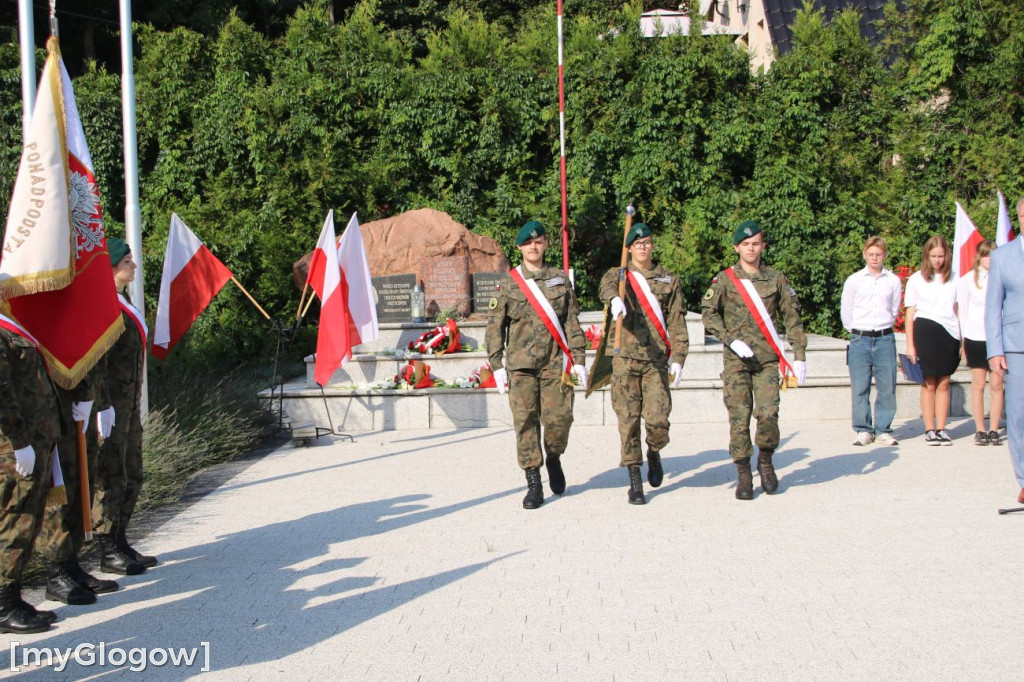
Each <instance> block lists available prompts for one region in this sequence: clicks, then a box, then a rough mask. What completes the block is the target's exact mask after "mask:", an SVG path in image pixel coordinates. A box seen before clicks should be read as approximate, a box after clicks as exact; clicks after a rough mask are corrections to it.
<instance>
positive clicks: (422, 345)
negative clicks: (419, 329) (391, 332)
mask: <svg viewBox="0 0 1024 682" xmlns="http://www.w3.org/2000/svg"><path fill="white" fill-rule="evenodd" d="M461 347H462V344H460V343H459V325H458V324H456V323H455V320H453V319H452V318H448V322H447V323H446V324H443V325H441V326H439V327H434V328H433V329H431V330H430V331H428V332H424V333H423V334H421V335H420V337H419V338H418V339H416V340H415V341H410V342H409V350H411V351H414V352H416V353H423V354H425V355H429V354H434V355H444V354H445V353H454V352H455V351H457V350H459V349H460V348H461Z"/></svg>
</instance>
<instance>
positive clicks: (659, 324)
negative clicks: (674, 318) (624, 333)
mask: <svg viewBox="0 0 1024 682" xmlns="http://www.w3.org/2000/svg"><path fill="white" fill-rule="evenodd" d="M626 279H628V280H629V285H630V287H632V289H633V293H634V294H635V295H636V300H637V301H639V302H640V307H641V308H643V311H644V312H645V313H647V319H649V320H650V321H651V324H653V325H654V328H655V329H657V330H658V336H660V337H661V340H662V341H664V342H665V349H666V350H665V352H666V353H667V354H668V356H669V357H672V341H671V340H670V339H669V336H668V328H667V327H666V325H665V314H664V313H663V312H662V311H661V304H660V303H658V299H657V298H655V297H654V292H653V291H651V285H650V284H648V283H647V279H646V278H645V277H644V276H643V275H641V274H640V273H639V272H633V271H632V270H627V271H626Z"/></svg>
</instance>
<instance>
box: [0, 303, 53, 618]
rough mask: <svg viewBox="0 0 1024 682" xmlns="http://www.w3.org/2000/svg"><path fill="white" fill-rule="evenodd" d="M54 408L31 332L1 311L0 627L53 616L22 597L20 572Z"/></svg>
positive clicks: (42, 489)
mask: <svg viewBox="0 0 1024 682" xmlns="http://www.w3.org/2000/svg"><path fill="white" fill-rule="evenodd" d="M59 410H60V407H59V405H58V403H57V394H56V390H55V389H54V386H53V383H52V382H51V381H50V377H49V376H48V375H47V373H46V365H45V363H44V361H43V355H42V353H40V352H39V349H38V346H37V345H36V342H35V340H34V339H33V338H32V335H31V334H29V333H28V332H27V331H25V330H24V329H22V328H21V326H20V325H18V324H17V323H16V322H15V321H14V320H11V319H9V318H7V317H6V316H4V315H0V485H3V496H2V498H0V499H2V504H3V506H2V508H0V632H5V633H15V634H19V633H30V632H43V631H44V630H49V629H50V623H52V622H53V621H54V620H56V619H57V616H56V614H55V613H53V612H52V611H37V610H36V609H35V608H33V607H32V606H30V605H29V604H27V603H25V602H24V601H23V600H22V598H21V574H22V571H23V570H24V569H25V565H26V564H27V563H28V560H29V557H30V556H31V554H32V542H33V541H34V540H35V538H36V535H37V534H38V533H39V526H40V524H41V522H42V519H43V510H44V508H45V505H46V501H47V494H48V492H49V489H50V485H49V484H50V481H51V475H52V471H53V469H52V460H51V457H52V456H53V452H54V449H55V448H56V447H57V441H58V440H59V438H60V435H61V421H60V412H59Z"/></svg>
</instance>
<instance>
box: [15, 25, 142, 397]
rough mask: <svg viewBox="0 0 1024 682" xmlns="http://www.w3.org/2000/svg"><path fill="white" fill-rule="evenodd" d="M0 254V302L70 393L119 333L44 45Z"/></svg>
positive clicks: (92, 215) (91, 180) (86, 177)
mask: <svg viewBox="0 0 1024 682" xmlns="http://www.w3.org/2000/svg"><path fill="white" fill-rule="evenodd" d="M47 51H48V54H47V58H46V64H45V65H44V67H43V75H42V78H41V79H40V83H39V90H38V96H37V99H36V105H35V108H34V110H33V115H32V124H31V127H30V129H29V133H28V137H27V138H26V140H25V143H24V148H23V151H22V158H21V165H20V166H19V168H18V178H17V180H16V181H15V185H14V192H13V194H12V196H11V203H10V209H9V211H8V214H7V225H6V229H5V232H4V241H3V249H2V251H0V299H5V301H4V304H3V305H4V306H5V307H6V309H7V312H8V314H9V315H10V317H11V318H13V319H14V320H16V321H17V322H18V323H19V324H20V325H21V326H22V327H24V328H25V329H27V330H28V331H29V332H31V334H32V335H33V336H34V337H35V338H36V340H37V341H38V342H39V350H40V352H41V353H42V354H43V356H44V357H45V358H46V365H47V369H48V371H49V373H50V377H51V378H52V379H53V381H54V382H55V383H56V384H57V385H59V386H61V387H63V388H68V389H70V388H73V387H74V386H75V385H77V384H78V382H79V381H81V379H82V378H83V377H84V376H85V375H86V373H87V372H88V371H89V370H90V369H92V367H93V365H95V364H96V362H97V361H98V360H99V359H100V357H102V355H103V353H104V352H106V350H107V349H108V348H110V346H111V345H113V343H114V341H116V340H117V337H118V336H119V335H120V334H121V332H122V331H124V322H123V320H122V319H121V308H120V306H119V305H118V301H117V292H116V290H115V287H114V276H113V270H112V269H111V267H110V257H109V253H108V251H107V239H106V235H105V234H104V230H103V215H102V212H101V209H100V198H99V193H98V191H97V188H96V178H95V176H94V174H93V164H92V157H91V156H90V155H89V147H88V146H87V145H86V142H85V133H84V131H83V130H82V122H81V120H80V118H79V115H78V107H77V105H76V104H75V96H74V92H73V90H72V88H71V79H70V78H69V77H68V74H67V71H66V70H65V69H64V64H63V62H62V61H61V58H60V50H59V47H58V43H57V40H56V39H55V38H51V39H50V41H49V42H48V43H47Z"/></svg>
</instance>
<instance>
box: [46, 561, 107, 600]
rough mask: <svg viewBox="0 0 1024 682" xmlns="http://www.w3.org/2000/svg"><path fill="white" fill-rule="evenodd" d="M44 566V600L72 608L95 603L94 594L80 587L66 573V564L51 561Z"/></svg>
mask: <svg viewBox="0 0 1024 682" xmlns="http://www.w3.org/2000/svg"><path fill="white" fill-rule="evenodd" d="M43 563H44V564H45V565H46V598H47V599H52V600H53V601H59V602H61V603H64V604H70V605H72V606H84V605H85V604H93V603H95V601H96V593H95V592H93V591H92V590H90V589H89V588H88V587H82V586H81V585H79V584H78V582H77V581H75V579H74V578H73V577H72V576H71V574H70V573H69V572H68V569H67V565H66V564H58V563H54V562H52V561H45V562H43Z"/></svg>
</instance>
